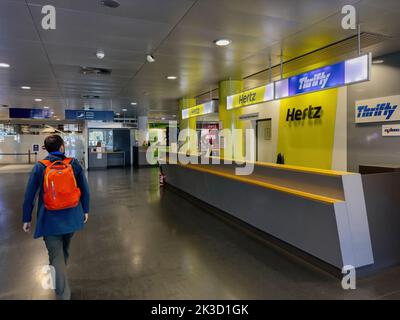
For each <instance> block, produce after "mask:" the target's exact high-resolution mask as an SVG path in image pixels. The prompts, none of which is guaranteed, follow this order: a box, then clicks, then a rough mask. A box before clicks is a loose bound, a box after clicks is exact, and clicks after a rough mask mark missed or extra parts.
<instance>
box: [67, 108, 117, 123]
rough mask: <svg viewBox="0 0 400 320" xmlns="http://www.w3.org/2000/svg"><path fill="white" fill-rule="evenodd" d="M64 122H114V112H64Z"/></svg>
mask: <svg viewBox="0 0 400 320" xmlns="http://www.w3.org/2000/svg"><path fill="white" fill-rule="evenodd" d="M65 119H66V120H94V121H110V122H111V121H114V111H93V110H89V111H88V110H65Z"/></svg>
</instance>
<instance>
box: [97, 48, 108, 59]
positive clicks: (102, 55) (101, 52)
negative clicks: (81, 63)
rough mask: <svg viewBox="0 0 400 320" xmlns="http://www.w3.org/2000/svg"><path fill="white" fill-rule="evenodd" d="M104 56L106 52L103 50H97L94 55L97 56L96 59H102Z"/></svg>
mask: <svg viewBox="0 0 400 320" xmlns="http://www.w3.org/2000/svg"><path fill="white" fill-rule="evenodd" d="M105 56H106V54H105V53H104V51H103V50H98V51H97V52H96V57H97V59H100V60H101V59H104V57H105Z"/></svg>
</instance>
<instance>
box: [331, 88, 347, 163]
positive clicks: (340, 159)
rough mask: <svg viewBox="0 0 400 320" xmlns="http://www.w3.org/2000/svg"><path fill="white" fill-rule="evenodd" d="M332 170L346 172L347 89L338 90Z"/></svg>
mask: <svg viewBox="0 0 400 320" xmlns="http://www.w3.org/2000/svg"><path fill="white" fill-rule="evenodd" d="M334 139H335V140H334V143H333V153H332V170H339V171H347V87H342V88H339V90H338V102H337V109H336V121H335V138H334Z"/></svg>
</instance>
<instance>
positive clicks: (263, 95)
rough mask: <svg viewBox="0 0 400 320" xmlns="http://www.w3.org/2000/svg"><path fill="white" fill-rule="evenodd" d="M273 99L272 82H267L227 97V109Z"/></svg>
mask: <svg viewBox="0 0 400 320" xmlns="http://www.w3.org/2000/svg"><path fill="white" fill-rule="evenodd" d="M273 99H274V84H273V83H269V84H267V85H265V86H262V87H258V88H254V89H251V90H247V91H244V92H241V93H238V94H235V95H232V96H229V97H228V98H227V106H226V108H227V109H228V110H230V109H234V108H240V107H245V106H250V105H253V104H257V103H262V102H267V101H271V100H273Z"/></svg>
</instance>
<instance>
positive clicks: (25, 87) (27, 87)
mask: <svg viewBox="0 0 400 320" xmlns="http://www.w3.org/2000/svg"><path fill="white" fill-rule="evenodd" d="M21 89H23V90H31V87H29V86H22V87H21Z"/></svg>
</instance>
